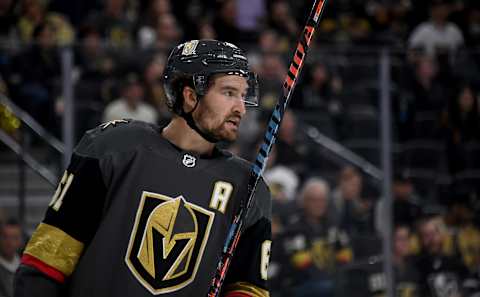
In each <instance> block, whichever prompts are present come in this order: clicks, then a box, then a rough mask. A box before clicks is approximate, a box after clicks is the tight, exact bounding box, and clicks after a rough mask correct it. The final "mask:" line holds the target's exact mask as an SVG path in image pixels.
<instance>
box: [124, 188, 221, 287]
mask: <svg viewBox="0 0 480 297" xmlns="http://www.w3.org/2000/svg"><path fill="white" fill-rule="evenodd" d="M214 216H215V214H214V213H213V212H211V211H208V210H206V209H204V208H202V207H200V206H197V205H195V204H192V203H189V202H187V201H185V199H184V198H183V197H182V196H179V197H177V198H171V197H168V196H164V195H160V194H155V193H150V192H143V194H142V199H141V201H140V206H139V208H138V211H137V215H136V218H135V224H134V226H133V231H132V234H131V236H130V242H129V244H128V251H127V254H126V256H125V262H126V263H127V266H128V268H129V269H130V271H131V272H132V273H133V275H134V276H135V277H136V278H137V279H138V280H139V281H140V283H141V284H142V285H143V286H144V287H145V288H147V289H148V290H149V291H150V292H151V293H152V294H155V295H158V294H163V293H169V292H173V291H177V290H180V289H181V288H183V287H185V286H187V285H188V284H189V283H191V282H192V281H193V279H194V278H195V275H196V273H197V270H198V265H199V264H200V261H201V258H202V255H203V251H204V250H205V246H206V244H207V240H208V237H209V234H210V229H211V227H212V223H213V218H214Z"/></svg>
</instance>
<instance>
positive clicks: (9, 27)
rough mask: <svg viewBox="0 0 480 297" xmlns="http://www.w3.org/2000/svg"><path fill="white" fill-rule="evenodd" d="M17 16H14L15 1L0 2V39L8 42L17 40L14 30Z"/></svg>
mask: <svg viewBox="0 0 480 297" xmlns="http://www.w3.org/2000/svg"><path fill="white" fill-rule="evenodd" d="M17 19H18V16H17V15H16V14H15V1H12V0H2V1H0V38H2V39H4V40H5V39H8V40H17V38H18V36H16V35H17V32H16V30H15V26H16V24H17Z"/></svg>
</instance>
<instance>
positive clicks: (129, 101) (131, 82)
mask: <svg viewBox="0 0 480 297" xmlns="http://www.w3.org/2000/svg"><path fill="white" fill-rule="evenodd" d="M144 93H145V90H144V87H143V85H142V83H141V82H140V80H139V77H138V76H137V75H136V74H135V73H130V74H128V75H127V78H126V80H125V82H124V83H123V86H122V95H121V97H120V98H118V99H116V100H115V101H113V102H111V103H110V104H108V105H107V107H106V108H105V112H104V114H103V121H104V122H109V121H113V120H121V119H133V120H139V121H144V122H148V123H156V122H157V119H158V114H157V112H156V111H155V109H154V108H153V107H151V106H150V105H148V104H146V103H144V102H143V99H144Z"/></svg>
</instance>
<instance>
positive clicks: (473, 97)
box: [443, 83, 480, 173]
mask: <svg viewBox="0 0 480 297" xmlns="http://www.w3.org/2000/svg"><path fill="white" fill-rule="evenodd" d="M443 125H444V129H445V134H446V136H447V137H446V139H447V158H448V165H449V166H448V167H449V170H450V172H451V173H458V172H459V171H461V170H464V169H466V168H467V164H466V162H467V160H468V159H467V157H468V156H466V151H465V145H466V144H467V143H469V142H473V141H479V140H480V111H479V108H478V99H477V92H476V90H475V89H474V88H473V86H472V85H471V84H468V83H467V84H465V83H464V84H460V86H459V87H458V88H457V91H456V92H455V95H454V96H453V98H452V99H451V100H450V102H449V103H448V107H447V109H446V110H445V111H444V113H443Z"/></svg>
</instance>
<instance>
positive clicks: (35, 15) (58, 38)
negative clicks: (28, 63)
mask: <svg viewBox="0 0 480 297" xmlns="http://www.w3.org/2000/svg"><path fill="white" fill-rule="evenodd" d="M21 7H22V13H21V15H20V17H19V19H18V24H17V30H18V32H19V35H20V40H21V41H23V42H25V43H30V42H32V41H35V36H34V31H35V28H36V27H38V26H40V25H41V24H43V23H46V24H48V25H49V26H50V27H51V28H52V35H53V39H54V41H55V43H56V44H57V45H67V44H71V43H72V42H73V38H74V29H73V27H72V26H71V24H70V23H69V21H68V20H67V18H66V17H65V16H64V15H62V14H60V13H56V12H51V11H48V10H47V8H46V4H45V3H43V2H42V1H40V0H23V2H22V6H21Z"/></svg>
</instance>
